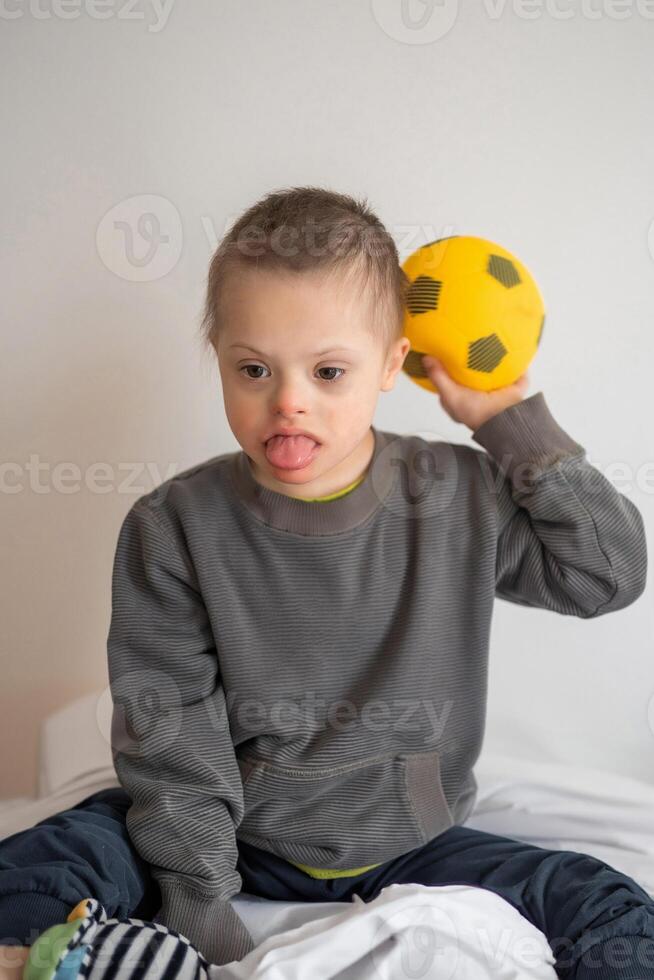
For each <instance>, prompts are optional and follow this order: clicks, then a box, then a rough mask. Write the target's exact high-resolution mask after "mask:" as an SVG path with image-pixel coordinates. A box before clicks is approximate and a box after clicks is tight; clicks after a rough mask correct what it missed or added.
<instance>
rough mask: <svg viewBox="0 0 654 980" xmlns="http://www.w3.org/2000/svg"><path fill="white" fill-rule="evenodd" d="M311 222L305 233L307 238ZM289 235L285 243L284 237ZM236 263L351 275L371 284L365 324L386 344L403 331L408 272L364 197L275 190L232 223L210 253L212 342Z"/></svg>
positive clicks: (208, 331)
mask: <svg viewBox="0 0 654 980" xmlns="http://www.w3.org/2000/svg"><path fill="white" fill-rule="evenodd" d="M309 230H310V234H311V241H309ZM284 238H287V239H290V247H289V244H288V243H286V244H285V243H284V242H283V241H282V239H284ZM240 268H250V269H252V268H254V269H266V270H278V271H282V272H296V273H301V272H309V271H314V270H321V271H324V272H325V274H327V275H330V274H332V273H334V274H336V275H339V276H341V277H343V278H347V279H349V278H350V276H351V275H353V277H354V279H355V281H356V282H357V283H358V285H359V288H360V289H361V290H363V289H366V288H368V286H369V285H370V286H371V287H372V292H371V296H370V299H371V309H372V313H373V315H372V316H371V324H370V329H371V332H372V333H373V336H375V338H376V339H377V340H379V342H380V343H381V344H383V345H384V350H385V352H388V350H389V349H390V347H391V345H392V344H393V342H394V341H396V340H399V339H400V338H401V337H402V335H403V332H404V330H403V324H404V311H405V301H406V291H407V288H408V286H409V279H408V277H407V275H406V273H405V272H404V270H403V269H402V267H401V266H400V262H399V257H398V252H397V248H396V246H395V242H394V241H393V238H392V237H391V235H390V234H389V232H388V231H387V230H386V228H385V227H384V225H383V224H382V222H381V221H380V220H379V218H378V217H377V215H376V214H374V212H373V211H372V209H371V208H370V207H369V205H368V202H367V199H366V198H363V199H361V200H356V199H355V198H353V197H350V196H349V195H347V194H339V193H337V192H336V191H331V190H327V189H325V188H322V187H290V188H285V189H282V190H277V191H273V192H271V193H269V194H267V195H266V196H265V197H263V198H261V200H259V201H257V202H256V203H255V204H253V205H252V206H251V207H250V208H248V210H247V211H245V212H244V213H243V214H242V215H241V217H240V218H239V219H238V220H237V221H236V223H235V224H234V225H233V226H232V227H231V228H230V230H229V231H228V232H227V234H226V235H225V237H224V238H223V239H222V241H221V242H220V244H219V245H218V248H217V249H216V251H215V252H214V254H213V257H212V259H211V263H210V265H209V272H208V275H207V292H206V300H205V307H204V315H203V318H202V323H201V334H202V338H203V340H204V342H205V343H206V344H208V345H211V346H212V347H213V348H214V350H216V349H217V340H218V335H219V333H220V325H221V298H222V296H223V293H224V287H225V283H226V281H227V276H228V274H230V273H233V272H238V271H239V269H240Z"/></svg>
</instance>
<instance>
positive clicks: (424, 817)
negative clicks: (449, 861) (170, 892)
mask: <svg viewBox="0 0 654 980" xmlns="http://www.w3.org/2000/svg"><path fill="white" fill-rule="evenodd" d="M238 762H239V766H240V769H241V775H242V780H243V795H244V801H245V813H244V817H243V820H242V821H241V823H240V824H239V827H238V832H237V836H238V837H239V838H241V839H243V840H245V841H247V842H249V843H251V844H254V845H255V846H257V847H260V848H263V849H267V850H271V851H273V852H274V853H276V854H278V855H280V856H281V857H285V858H287V859H288V860H291V861H297V862H298V863H305V864H311V865H313V866H314V867H325V868H343V869H345V868H355V867H362V866H365V865H368V864H372V863H382V862H384V861H387V860H390V859H391V858H393V857H395V856H397V855H399V854H403V853H406V852H407V851H409V850H413V849H414V848H416V847H420V846H421V845H422V844H425V843H426V842H427V841H429V840H431V839H432V838H433V837H436V836H437V835H438V834H440V833H442V832H443V831H444V830H447V828H448V827H451V826H452V824H453V822H454V821H453V819H452V814H451V812H450V808H449V806H448V804H447V801H446V799H445V794H444V792H443V786H442V782H441V765H440V762H441V759H440V753H439V752H438V751H437V750H432V751H429V752H408V753H387V754H385V755H378V756H373V757H369V758H366V759H359V760H357V761H355V762H349V763H343V764H342V765H336V766H329V767H322V768H315V767H313V766H282V765H277V764H274V763H271V762H268V761H266V760H263V759H258V758H256V757H253V756H250V755H243V756H241V757H240V758H239V760H238ZM323 862H324V863H323Z"/></svg>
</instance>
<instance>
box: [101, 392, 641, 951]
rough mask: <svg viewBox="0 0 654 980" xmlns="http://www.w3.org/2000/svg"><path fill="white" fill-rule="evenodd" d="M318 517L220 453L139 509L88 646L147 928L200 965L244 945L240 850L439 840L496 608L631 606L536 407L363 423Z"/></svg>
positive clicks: (600, 488) (614, 532)
mask: <svg viewBox="0 0 654 980" xmlns="http://www.w3.org/2000/svg"><path fill="white" fill-rule="evenodd" d="M372 428H373V432H374V436H375V449H374V455H373V458H372V461H371V464H370V466H369V468H368V470H367V472H366V475H365V478H364V479H363V480H362V482H361V483H359V484H358V485H357V486H355V487H354V489H353V490H351V491H350V492H349V493H347V494H345V495H343V496H340V497H336V498H334V499H332V500H328V501H325V502H314V501H306V500H300V499H297V498H293V497H290V496H287V495H285V494H281V493H277V492H275V491H273V490H271V489H269V488H267V487H264V486H262V485H261V484H259V483H258V482H257V481H256V480H255V479H254V475H253V472H252V469H251V465H250V460H249V457H248V456H247V455H246V454H245V453H244V452H243V451H237V452H229V453H224V454H222V455H220V456H216V457H214V458H212V459H209V460H206V461H204V462H202V463H200V464H198V465H196V466H193V467H191V468H189V469H187V470H185V471H184V472H181V473H178V474H177V475H176V476H173V477H172V478H170V479H168V480H166V481H165V482H164V483H162V484H161V486H159V487H157V488H156V489H155V490H153V491H151V492H149V493H146V494H145V495H144V496H142V497H140V498H139V499H138V500H137V501H136V502H135V503H134V504H133V505H132V507H131V508H130V510H129V512H128V513H127V515H126V517H125V519H124V521H123V524H122V527H121V529H120V533H119V538H118V544H117V548H116V554H115V561H114V568H113V579H112V615H111V624H110V628H109V635H108V640H107V646H108V659H109V675H110V682H111V690H112V696H113V700H114V715H113V724H112V751H113V758H114V764H115V767H116V772H117V775H118V778H119V780H120V782H121V784H122V785H123V787H124V788H125V790H126V791H127V793H128V794H129V795H130V796H131V798H132V805H131V807H130V809H129V811H128V813H127V827H128V832H129V834H130V837H131V840H132V842H133V844H134V846H135V848H136V849H137V851H138V852H139V853H140V854H141V855H142V857H143V858H144V859H145V860H146V861H148V862H149V863H150V865H151V870H152V874H153V876H154V877H155V879H156V880H157V882H158V884H159V886H160V888H161V895H162V908H161V911H160V913H159V921H161V922H163V923H164V924H166V925H168V926H169V927H170V928H174V929H177V930H178V931H179V932H181V933H182V934H183V935H185V936H186V937H187V938H189V939H190V940H191V941H192V942H193V943H195V944H196V945H197V946H198V948H199V949H200V951H201V952H202V953H203V954H204V955H205V956H206V957H207V959H208V960H209V961H210V962H213V963H225V962H230V961H232V960H235V959H241V958H242V957H243V956H244V955H245V954H246V953H247V952H248V951H249V950H250V949H252V948H253V943H252V939H251V937H250V934H249V933H248V931H247V930H246V929H245V926H244V925H243V923H242V921H241V919H240V918H239V917H238V915H237V914H236V912H235V911H234V909H233V907H232V905H231V904H230V901H229V899H230V897H232V896H234V895H235V894H237V893H238V892H239V891H240V890H241V886H242V879H241V877H240V875H239V873H238V871H237V870H236V864H237V858H238V840H242V841H246V842H248V843H250V844H253V845H255V846H256V847H260V848H263V849H265V850H268V851H271V852H273V853H274V854H277V855H279V856H280V857H282V858H284V859H286V860H288V861H291V862H294V863H296V864H300V863H301V864H305V865H308V866H311V867H314V868H325V869H339V868H342V869H352V868H359V867H368V866H371V865H373V864H379V863H382V862H385V861H389V860H391V859H392V858H395V857H398V856H399V855H401V854H403V853H405V852H407V851H409V850H412V849H413V848H417V847H420V846H422V845H423V844H425V843H426V842H427V841H429V840H431V839H432V838H434V837H435V836H437V835H438V834H441V833H443V832H444V831H445V830H447V828H448V827H451V826H452V825H453V824H461V823H463V822H464V821H465V820H466V818H467V817H468V815H469V814H470V813H471V811H472V809H473V806H474V803H475V799H476V791H477V784H476V781H475V777H474V774H473V766H474V764H475V761H476V760H477V758H478V756H479V753H480V750H481V747H482V741H483V736H484V722H485V713H486V691H487V670H488V650H489V635H490V628H491V617H492V612H493V602H494V598H495V597H496V596H497V597H499V598H501V599H505V600H509V601H511V602H515V603H519V604H520V605H524V606H534V607H537V608H541V609H547V610H550V611H551V612H555V613H560V614H562V615H567V616H577V617H580V618H582V619H590V618H591V617H594V616H601V615H603V614H605V613H609V612H614V611H616V610H619V609H623V608H624V607H625V606H628V605H629V604H630V603H632V602H634V600H635V599H637V598H638V597H639V596H640V595H641V593H642V592H643V590H644V587H645V580H646V572H647V552H646V542H645V533H644V526H643V520H642V517H641V514H640V512H639V510H638V509H637V507H636V506H635V505H634V504H633V503H632V502H631V501H630V500H629V499H628V498H626V497H625V496H623V495H621V494H620V493H619V492H618V491H617V490H616V489H615V487H614V486H613V484H612V483H610V481H609V480H608V479H607V478H606V477H604V475H603V474H602V473H600V472H599V470H597V469H596V468H595V467H593V466H592V465H591V464H590V463H589V462H588V460H587V458H586V455H585V449H584V448H583V446H581V445H580V444H579V443H578V442H576V441H575V440H574V439H572V438H571V437H570V436H569V435H568V434H567V433H566V432H565V431H564V430H563V429H562V428H561V427H560V426H559V425H558V423H557V422H556V421H555V419H554V418H553V417H552V415H551V413H550V411H549V408H548V406H547V404H546V402H545V399H544V396H543V394H542V392H538V393H537V394H535V395H532V396H530V397H529V398H526V399H524V400H523V401H522V402H520V403H519V404H517V405H513V406H511V407H509V408H507V409H505V410H504V411H502V412H500V413H499V414H498V415H496V416H494V417H493V418H491V419H489V420H488V421H486V422H485V423H484V424H483V425H482V426H480V428H479V429H477V430H476V431H475V432H474V433H473V434H472V438H473V439H474V441H475V442H477V443H478V444H479V445H480V446H482V447H483V448H484V449H485V450H486V452H482V451H481V450H479V449H476V448H474V447H471V446H466V445H459V444H456V443H448V442H444V441H436V440H429V439H426V438H423V437H420V436H416V435H398V434H395V433H392V432H387V431H383V430H380V429H378V428H376V427H375V426H373V427H372Z"/></svg>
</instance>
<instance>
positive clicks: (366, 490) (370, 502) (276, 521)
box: [229, 425, 396, 536]
mask: <svg viewBox="0 0 654 980" xmlns="http://www.w3.org/2000/svg"><path fill="white" fill-rule="evenodd" d="M371 429H372V431H373V434H374V437H375V446H374V449H373V454H372V458H371V460H370V463H369V465H368V469H367V470H366V472H365V475H364V477H363V479H362V480H361V482H360V483H358V484H357V485H356V486H355V487H354V489H353V490H350V492H349V493H346V494H344V495H343V496H341V497H335V498H334V499H332V500H300V499H299V498H297V497H291V496H288V495H287V494H283V493H278V492H277V491H276V490H271V489H269V488H268V487H264V486H263V485H262V484H261V483H259V482H258V481H257V480H255V478H254V474H253V472H252V467H251V463H250V457H249V456H248V455H247V453H245V452H244V450H240V452H236V453H233V454H232V456H231V458H230V467H229V469H230V478H231V481H232V485H233V487H234V489H235V491H236V494H237V496H238V497H239V499H240V500H241V502H242V503H243V504H244V505H245V506H246V507H247V508H248V509H249V510H250V511H251V513H252V514H254V516H255V517H257V518H258V519H259V520H260V521H262V522H263V523H264V524H268V525H270V526H271V527H274V528H277V529H278V530H280V531H290V532H292V533H294V534H304V535H317V536H322V535H334V534H339V533H341V532H343V531H350V530H352V529H353V528H355V527H357V526H358V525H359V524H362V523H363V522H364V521H365V520H366V519H367V518H368V517H370V516H371V514H373V513H374V512H375V511H376V510H377V509H378V508H379V507H380V506H381V505H382V503H383V502H384V500H385V499H386V496H387V495H388V493H389V491H390V489H391V487H392V484H393V478H394V473H395V471H396V468H395V467H394V466H393V464H392V460H391V458H390V457H391V455H392V454H391V453H390V452H388V451H386V452H383V450H384V449H385V448H386V447H387V446H388V445H389V443H390V442H391V441H392V440H393V439H394V438H395V436H394V434H393V433H389V432H385V431H382V430H380V429H377V428H376V427H375V426H374V425H373V426H371Z"/></svg>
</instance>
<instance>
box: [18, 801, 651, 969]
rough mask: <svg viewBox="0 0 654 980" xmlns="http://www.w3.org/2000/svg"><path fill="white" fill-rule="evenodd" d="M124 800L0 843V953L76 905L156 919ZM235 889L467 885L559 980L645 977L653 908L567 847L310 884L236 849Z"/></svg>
mask: <svg viewBox="0 0 654 980" xmlns="http://www.w3.org/2000/svg"><path fill="white" fill-rule="evenodd" d="M129 806H130V799H129V797H128V795H127V794H126V793H125V791H124V790H122V789H120V788H115V789H106V790H102V791H101V792H99V793H94V794H93V795H92V796H89V797H87V798H86V799H84V800H82V801H81V802H80V803H78V804H77V805H76V806H74V807H72V808H71V809H69V810H64V811H62V812H60V813H57V814H55V815H54V816H51V817H47V818H46V819H45V820H42V821H40V822H39V823H37V824H35V825H34V826H33V827H30V828H28V829H26V830H23V831H19V832H18V833H16V834H12V835H11V836H10V837H6V838H5V839H4V840H2V841H0V945H26V946H29V945H31V944H32V943H33V942H34V940H35V939H36V937H37V936H38V935H40V933H41V932H43V930H44V929H47V928H48V927H49V926H51V925H54V924H55V923H60V922H65V920H66V917H67V915H68V913H69V912H70V911H71V909H72V908H73V906H75V905H76V904H77V903H78V902H79V901H81V899H83V898H87V897H90V898H97V899H98V900H99V901H100V902H101V903H102V905H103V906H104V908H105V910H106V912H107V915H108V916H109V917H116V918H127V917H129V916H135V917H137V918H141V919H148V920H151V919H154V917H155V916H156V914H157V912H158V911H159V908H160V904H161V895H160V892H159V888H158V886H157V884H156V882H155V881H154V879H153V878H152V877H151V875H150V873H149V867H148V865H147V863H146V862H144V861H143V860H142V859H141V858H140V856H139V855H138V853H137V852H136V850H135V849H134V847H133V845H132V844H131V842H130V839H129V836H128V834H127V829H126V824H125V815H126V813H127V810H128V808H129ZM238 846H239V860H238V864H237V870H238V872H239V874H240V875H241V878H242V881H243V891H244V892H248V893H250V894H252V895H260V896H262V897H263V898H269V899H273V900H279V901H309V902H326V901H344V902H350V901H351V899H352V896H353V895H355V894H356V895H359V896H360V897H361V898H362V899H363V900H364V901H366V902H367V901H370V900H372V899H373V898H376V897H377V895H379V893H380V891H381V890H382V888H384V887H385V886H386V885H390V884H401V883H415V884H423V885H452V884H464V885H477V886H479V887H482V888H486V889H489V890H490V891H493V892H495V894H497V895H499V896H500V897H501V898H503V899H505V900H506V901H507V902H510V904H511V905H513V906H514V907H515V908H516V909H517V910H518V911H519V912H520V913H521V914H522V915H524V916H525V917H526V918H527V919H528V920H529V921H530V922H532V923H533V924H534V925H535V926H536V927H537V928H538V929H540V930H541V932H543V933H544V935H545V936H546V938H547V940H548V942H549V944H550V947H551V948H552V951H553V953H554V955H555V957H556V966H555V970H556V973H557V975H558V976H559V977H561V978H565V980H591V978H592V980H645V978H654V900H653V899H651V898H650V897H649V895H648V894H647V893H646V892H645V891H644V890H643V889H642V888H641V887H640V886H639V885H638V884H637V883H636V882H635V881H634V880H633V879H631V878H629V877H628V876H627V875H624V874H622V873H621V872H619V871H617V870H616V869H615V868H612V867H611V866H610V865H608V864H606V863H605V862H603V861H601V860H599V859H597V858H594V857H591V856H590V855H588V854H583V853H580V852H577V851H559V850H550V849H547V848H542V847H537V846H535V845H533V844H527V843H524V842H522V841H518V840H513V839H511V838H509V837H500V836H498V835H495V834H488V833H485V832H483V831H479V830H473V829H472V828H470V827H459V826H455V827H450V828H449V830H446V831H445V832H444V833H443V834H441V835H440V836H439V837H436V838H435V839H434V840H432V841H430V842H429V843H427V844H424V845H423V846H422V847H418V848H416V849H415V850H413V851H410V852H409V853H408V854H404V855H402V856H401V857H399V858H395V859H393V860H391V861H387V862H385V863H384V864H382V865H380V866H379V867H377V868H373V869H372V870H371V871H366V872H363V873H362V874H360V875H356V876H354V877H346V878H328V879H314V878H311V877H310V876H309V875H307V874H305V873H304V872H303V871H300V870H299V868H295V867H294V866H293V865H292V864H289V863H288V862H287V861H284V860H283V859H282V858H279V857H277V856H276V855H274V854H270V853H268V852H267V851H263V850H260V849H259V848H257V847H253V846H252V845H251V844H246V843H245V842H244V841H239V842H238Z"/></svg>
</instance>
